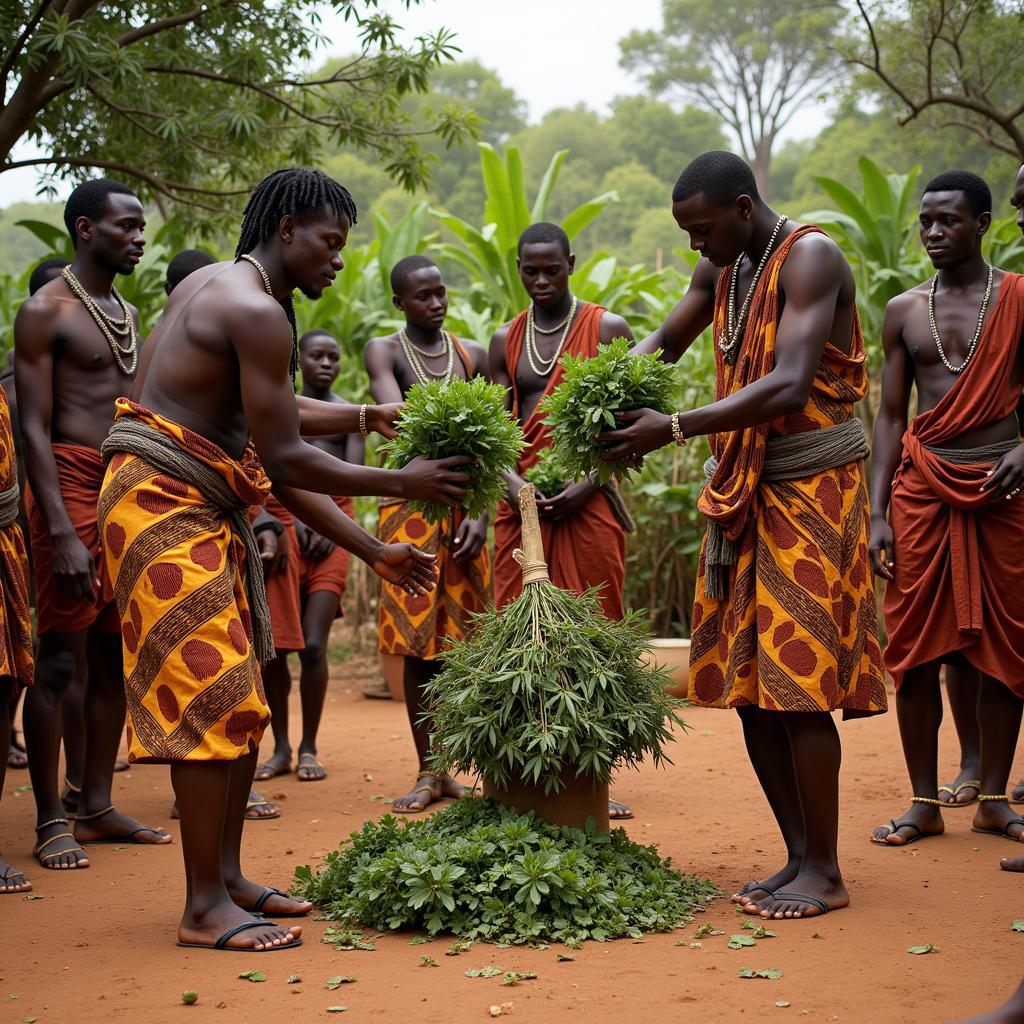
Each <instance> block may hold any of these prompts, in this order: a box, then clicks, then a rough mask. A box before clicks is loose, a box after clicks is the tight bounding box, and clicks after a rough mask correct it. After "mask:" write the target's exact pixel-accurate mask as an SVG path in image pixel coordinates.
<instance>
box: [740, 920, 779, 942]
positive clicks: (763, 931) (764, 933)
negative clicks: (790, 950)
mask: <svg viewBox="0 0 1024 1024" xmlns="http://www.w3.org/2000/svg"><path fill="white" fill-rule="evenodd" d="M742 927H744V928H746V930H747V931H748V932H753V933H754V938H755V939H774V938H775V932H770V931H769V930H768V929H767V928H765V926H764V925H763V924H758V923H757V922H756V921H744V922H743V925H742Z"/></svg>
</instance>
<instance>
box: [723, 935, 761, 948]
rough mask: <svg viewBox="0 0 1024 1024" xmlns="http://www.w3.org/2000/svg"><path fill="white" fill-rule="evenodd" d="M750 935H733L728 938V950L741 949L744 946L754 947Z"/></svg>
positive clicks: (753, 941)
mask: <svg viewBox="0 0 1024 1024" xmlns="http://www.w3.org/2000/svg"><path fill="white" fill-rule="evenodd" d="M756 945H757V942H756V940H755V939H754V937H753V936H752V935H733V936H731V937H730V938H729V949H742V948H743V947H744V946H756Z"/></svg>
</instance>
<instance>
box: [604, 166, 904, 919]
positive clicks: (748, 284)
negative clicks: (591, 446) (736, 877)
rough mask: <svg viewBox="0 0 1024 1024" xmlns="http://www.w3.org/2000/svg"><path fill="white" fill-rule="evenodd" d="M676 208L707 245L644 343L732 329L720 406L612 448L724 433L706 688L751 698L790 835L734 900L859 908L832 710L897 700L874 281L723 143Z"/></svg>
mask: <svg viewBox="0 0 1024 1024" xmlns="http://www.w3.org/2000/svg"><path fill="white" fill-rule="evenodd" d="M672 198H673V206H672V213H673V216H674V217H675V219H676V222H677V223H678V225H679V227H680V228H681V229H682V230H683V231H686V232H687V233H688V234H689V236H690V244H691V246H692V247H693V248H694V249H695V250H696V251H698V252H699V253H700V254H701V256H702V257H703V258H702V259H701V260H700V262H699V263H698V265H697V267H696V269H695V271H694V275H693V279H692V280H691V283H690V288H689V290H688V291H687V293H686V296H685V297H684V298H683V300H682V301H681V302H680V303H679V305H678V306H677V307H676V308H675V310H673V312H672V313H671V315H670V316H669V318H668V320H667V321H666V322H665V324H664V325H663V326H662V327H661V328H659V329H658V330H657V331H656V332H655V333H654V335H652V336H651V337H650V338H648V339H646V340H645V341H643V342H641V343H640V344H639V345H638V346H637V350H638V351H644V352H653V351H656V350H658V349H661V350H662V351H663V353H664V358H666V359H672V360H675V359H678V358H679V357H680V356H681V355H682V354H683V352H685V351H686V349H687V348H688V347H689V346H690V344H691V343H692V342H693V341H694V340H695V339H696V338H697V336H698V335H699V334H700V333H701V332H702V331H703V330H704V329H705V328H706V327H708V326H712V325H713V335H714V343H715V346H716V352H715V356H716V368H717V373H716V394H715V398H716V401H715V402H714V403H713V404H711V405H708V406H705V407H704V408H701V409H693V410H690V411H688V412H681V413H673V414H671V415H670V416H666V415H664V414H662V413H659V412H656V411H654V410H652V409H643V410H637V411H634V412H627V413H624V414H620V417H619V418H620V422H621V423H622V425H623V426H622V428H621V429H619V430H616V431H612V432H610V433H608V434H606V435H603V436H604V437H605V438H606V439H608V440H610V441H615V442H618V443H617V444H616V445H615V447H614V448H613V449H611V450H610V451H609V452H608V453H607V457H608V458H612V459H614V458H624V457H629V456H636V455H643V454H645V453H647V452H649V451H652V450H654V449H655V448H659V447H661V446H662V445H664V444H667V443H671V442H672V441H675V442H676V443H677V444H683V443H685V441H686V439H687V437H690V436H694V435H701V434H706V435H708V436H709V440H710V445H711V453H712V458H711V459H709V460H708V463H707V465H706V466H705V474H706V476H707V485H706V486H705V488H704V490H703V493H702V494H701V498H700V501H699V508H700V510H701V511H702V512H703V513H704V515H705V516H706V517H707V521H708V529H707V535H706V537H705V540H704V545H703V547H702V548H701V555H700V564H699V570H698V580H697V595H696V599H695V601H694V609H693V620H692V632H693V635H692V643H691V648H690V678H691V680H692V682H691V695H692V698H693V699H694V700H695V702H696V703H698V704H703V705H707V706H712V707H729V708H736V709H737V711H738V712H739V715H740V719H741V721H742V723H743V732H744V738H745V740H746V745H747V752H748V753H749V755H750V760H751V762H752V764H753V766H754V770H755V772H756V773H757V777H758V781H759V782H760V783H761V787H762V789H763V790H764V793H765V796H766V797H767V799H768V803H769V805H770V806H771V809H772V812H773V813H774V815H775V818H776V820H777V822H778V824H779V827H780V829H781V831H782V836H783V839H784V840H785V843H786V852H787V860H786V864H785V866H784V867H783V868H782V869H781V870H780V871H777V872H775V873H774V874H772V875H771V876H769V877H768V878H766V879H763V880H761V881H758V882H750V883H749V884H748V885H746V886H744V887H743V889H742V890H741V891H740V892H739V893H737V894H736V895H735V896H734V897H733V898H734V900H735V901H736V902H737V903H739V904H741V905H742V906H743V908H744V910H746V912H747V913H752V914H760V915H761V916H763V917H771V918H779V919H785V918H801V917H813V916H816V915H818V914H825V913H828V912H829V911H832V910H838V909H840V908H841V907H845V906H847V905H848V904H849V901H850V898H849V895H848V893H847V891H846V886H845V885H844V883H843V878H842V873H841V872H840V869H839V862H838V855H837V850H836V843H837V837H838V827H839V763H840V758H841V750H840V745H839V734H838V732H837V731H836V727H835V724H834V722H833V720H832V717H831V715H830V714H829V712H832V711H836V710H842V711H843V712H844V715H849V716H852V715H868V714H875V713H878V712H881V711H884V710H885V708H886V698H885V688H884V685H883V676H882V666H881V654H880V649H879V644H878V635H877V622H876V618H877V615H876V609H875V600H874V591H873V588H872V583H871V574H870V565H869V562H868V549H867V540H868V525H869V523H868V506H867V488H866V485H865V477H864V458H865V457H866V455H867V452H868V446H867V439H866V436H865V433H864V428H863V425H862V424H861V422H860V421H859V420H858V419H857V418H856V417H855V416H854V408H853V407H854V404H855V403H856V402H857V401H859V400H860V399H861V398H863V397H864V395H865V393H866V391H867V374H866V367H865V355H864V344H863V339H862V338H861V333H860V325H859V324H858V321H857V308H856V289H855V286H854V281H853V275H852V273H851V271H850V268H849V266H848V265H847V263H846V260H845V259H844V258H843V255H842V253H841V252H840V251H839V248H838V246H836V245H835V244H834V243H833V242H832V241H831V239H829V238H828V237H827V236H826V235H825V234H824V232H822V231H821V230H820V229H818V228H815V227H813V226H809V225H798V224H793V223H791V222H790V221H789V220H788V219H787V218H786V217H780V216H779V215H778V214H777V213H776V212H775V211H774V210H772V209H771V208H770V207H769V206H768V205H767V204H766V203H765V202H764V201H763V200H762V199H761V197H760V196H759V194H758V190H757V185H756V183H755V182H754V178H753V174H752V173H751V171H750V168H749V167H748V166H747V165H746V164H745V163H744V162H743V161H742V160H740V159H739V158H738V157H736V156H733V155H732V154H731V153H722V152H713V153H705V154H703V155H702V156H700V157H698V158H697V159H696V160H694V161H693V162H692V163H691V164H690V165H689V166H688V167H687V168H686V169H685V170H684V171H683V173H682V175H681V176H680V178H679V181H678V182H677V184H676V187H675V190H674V192H673V196H672Z"/></svg>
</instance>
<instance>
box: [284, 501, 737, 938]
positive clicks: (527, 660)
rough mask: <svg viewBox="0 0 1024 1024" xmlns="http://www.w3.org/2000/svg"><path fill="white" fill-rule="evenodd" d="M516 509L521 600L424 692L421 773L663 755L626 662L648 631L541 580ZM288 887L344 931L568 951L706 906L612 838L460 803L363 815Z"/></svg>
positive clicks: (533, 532)
mask: <svg viewBox="0 0 1024 1024" xmlns="http://www.w3.org/2000/svg"><path fill="white" fill-rule="evenodd" d="M520 509H521V512H522V518H523V523H524V527H523V534H524V538H523V550H522V551H517V552H516V558H517V561H519V563H520V565H521V566H522V567H523V582H524V586H523V593H522V594H521V595H520V596H519V597H518V598H516V600H514V601H512V602H511V603H510V604H509V605H507V606H506V607H505V608H504V609H503V610H502V611H500V612H498V611H496V610H494V609H491V610H490V611H487V612H484V613H483V614H481V615H478V616H476V618H475V621H474V628H473V630H472V631H471V632H470V633H469V635H468V636H467V637H466V639H464V640H462V641H460V642H459V643H456V644H454V645H452V647H451V648H449V650H448V651H447V652H445V654H444V655H442V658H443V660H444V668H443V670H442V671H441V672H440V673H439V674H438V675H437V676H435V677H434V679H433V680H432V681H431V682H430V684H428V687H427V693H426V702H427V706H428V707H429V716H430V718H431V721H432V723H433V726H434V728H435V732H434V734H433V736H432V739H431V761H432V768H433V770H434V771H448V770H463V771H474V770H479V771H481V772H482V773H484V774H485V775H487V776H488V777H489V778H490V779H492V780H496V781H498V782H502V781H504V782H513V781H516V780H518V781H521V782H529V783H533V784H535V785H536V786H537V787H539V788H540V789H542V790H544V791H549V792H556V793H557V792H558V791H559V789H560V787H562V786H563V785H564V784H565V780H566V779H567V778H571V777H572V776H573V775H579V776H584V777H587V778H591V779H596V780H607V779H608V778H609V776H610V775H611V773H612V771H613V770H614V769H615V768H616V767H619V766H622V765H636V764H637V763H638V762H639V761H640V760H641V759H642V758H644V757H650V758H651V759H652V760H653V761H654V762H655V763H658V762H660V761H668V757H667V756H666V754H665V745H666V744H667V743H668V742H669V740H670V739H671V732H670V726H671V725H676V726H679V727H680V728H681V729H685V725H684V723H683V721H682V719H680V718H679V716H678V713H677V712H678V709H679V708H680V707H681V705H682V702H681V701H677V700H675V699H673V698H670V697H668V696H666V694H665V691H664V686H665V684H666V682H667V679H666V677H665V675H664V674H663V673H662V672H660V671H659V670H657V669H652V668H647V667H645V666H644V665H643V664H642V663H641V661H640V656H641V654H642V653H643V652H644V651H645V649H646V645H647V629H646V626H645V625H644V624H643V622H642V620H641V618H640V617H639V616H638V615H637V614H635V613H631V614H630V615H628V616H627V617H626V618H625V619H624V620H622V622H610V621H608V620H607V619H606V618H605V617H604V616H603V614H602V612H601V608H600V603H599V602H598V599H597V597H596V595H595V592H594V591H590V592H588V593H586V594H583V595H582V596H578V595H576V594H573V593H569V592H566V591H563V590H560V589H559V588H557V587H555V586H554V584H552V583H551V581H550V580H549V579H548V578H547V567H546V565H545V563H544V557H543V548H542V547H541V542H540V531H539V525H538V523H537V508H536V499H535V497H534V493H533V487H532V486H530V485H525V486H524V487H523V488H522V489H521V491H520ZM294 890H295V891H296V892H298V893H301V894H302V896H303V898H305V899H309V900H311V901H313V902H314V903H316V904H318V905H319V906H320V907H322V908H323V910H324V913H325V916H326V917H327V918H329V919H331V920H335V921H340V922H344V923H345V925H346V926H349V928H350V927H351V926H353V925H361V926H363V927H368V928H377V929H383V928H389V929H399V928H419V929H425V930H426V931H427V932H428V933H430V934H431V935H434V934H437V933H439V932H449V933H452V934H454V935H456V936H458V937H459V938H461V939H463V940H472V941H486V942H498V943H511V944H521V945H536V944H539V943H544V942H564V943H566V944H568V945H570V946H577V945H579V944H580V943H582V942H583V941H585V940H586V939H595V940H597V941H604V940H606V939H614V938H619V937H622V936H631V937H633V938H639V937H640V936H641V935H642V934H644V933H645V932H658V931H671V930H672V929H674V928H678V927H681V926H682V925H684V924H686V923H687V922H688V921H690V920H691V919H692V917H693V914H694V913H695V912H698V911H700V910H702V909H703V907H704V905H705V904H706V903H707V902H708V901H709V900H711V899H713V898H714V897H715V896H716V895H718V893H717V890H716V889H715V887H714V886H713V885H712V884H711V883H710V882H708V881H705V880H703V879H699V878H695V877H693V876H691V875H685V874H682V873H680V872H679V871H677V870H676V869H675V868H674V867H673V866H672V862H671V860H668V859H663V858H662V857H661V856H660V855H659V854H658V851H657V849H656V848H655V847H652V846H641V845H639V844H637V843H634V842H633V841H632V840H630V838H629V836H628V835H627V834H626V832H625V831H624V830H623V829H613V830H612V831H611V832H610V833H609V832H601V831H599V830H598V829H597V828H595V827H594V825H593V822H592V821H590V822H588V824H587V827H586V828H585V829H580V828H568V827H561V826H559V825H556V824H552V823H551V822H549V821H545V820H544V819H542V818H540V817H538V816H537V815H536V814H534V813H533V812H530V813H527V814H520V813H518V812H517V811H516V810H514V809H512V808H509V807H506V806H505V805H503V804H501V803H498V802H496V801H493V800H481V799H473V798H469V797H467V798H464V799H462V800H459V801H457V802H455V803H453V804H451V805H449V806H448V807H446V808H445V809H444V810H442V811H439V812H437V813H435V814H433V815H431V816H430V817H428V818H424V819H421V820H419V821H409V820H399V819H397V818H395V817H394V816H393V815H386V816H385V817H384V818H383V819H381V821H379V822H368V823H367V824H365V825H364V826H363V828H362V830H361V831H360V832H355V833H353V834H352V835H351V836H350V838H349V840H348V841H347V842H346V843H343V844H342V846H341V848H340V849H339V850H337V851H336V852H334V853H331V854H329V855H328V857H327V859H326V862H325V863H324V866H323V867H322V868H321V869H320V871H319V872H318V873H316V874H314V873H313V871H312V870H311V869H310V868H308V867H302V868H299V869H297V871H296V884H295V886H294ZM338 934H343V935H344V936H345V937H349V936H350V935H351V931H350V930H346V931H344V932H339V933H338ZM324 941H331V940H330V936H328V938H326V939H325V940H324ZM457 945H458V946H460V947H461V948H465V944H464V943H460V944H457ZM452 949H453V950H455V949H456V947H454V946H453V947H452ZM460 951H461V949H460Z"/></svg>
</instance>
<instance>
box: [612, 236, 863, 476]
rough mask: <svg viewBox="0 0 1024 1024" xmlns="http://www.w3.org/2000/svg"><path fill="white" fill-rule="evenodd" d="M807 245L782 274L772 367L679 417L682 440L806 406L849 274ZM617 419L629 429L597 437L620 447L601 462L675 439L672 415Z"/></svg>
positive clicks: (826, 252)
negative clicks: (782, 297) (782, 305)
mask: <svg viewBox="0 0 1024 1024" xmlns="http://www.w3.org/2000/svg"><path fill="white" fill-rule="evenodd" d="M806 242H808V243H810V244H803V243H801V244H798V245H795V246H794V247H793V249H792V251H791V252H790V254H789V257H788V258H787V260H786V263H785V267H784V270H783V280H782V286H783V288H784V290H785V295H786V306H785V309H784V311H783V314H782V318H781V319H780V321H779V327H778V332H777V334H776V341H775V366H774V367H773V368H772V370H771V371H770V372H768V373H766V374H765V375H764V376H763V377H761V378H759V379H758V380H755V381H752V382H751V383H750V384H748V385H747V386H746V387H743V388H740V389H739V390H738V391H735V392H733V394H731V395H729V396H727V397H726V398H723V399H721V400H720V401H718V402H713V403H711V404H710V405H706V406H704V407H703V408H701V409H692V410H690V411H689V412H684V413H679V414H678V415H679V422H680V426H681V428H682V431H683V434H684V435H685V436H687V437H692V436H695V435H699V434H712V433H718V432H720V431H728V430H742V429H744V428H746V427H754V426H757V425H758V424H761V423H767V422H770V421H771V420H774V419H776V418H777V417H779V416H783V415H785V414H786V413H789V412H797V411H799V410H800V409H802V408H803V407H804V406H805V405H806V404H807V400H808V398H809V397H810V393H811V387H812V385H813V383H814V376H815V373H816V372H817V369H818V364H819V363H820V361H821V356H822V353H823V352H824V350H825V345H826V344H827V343H828V340H829V337H830V336H831V334H832V325H833V322H834V320H835V313H836V303H837V300H838V297H839V292H840V290H841V289H842V287H843V285H844V284H846V283H847V282H848V280H849V277H850V269H849V266H848V265H847V264H846V261H845V259H844V258H843V255H842V253H841V252H840V251H839V249H838V247H837V246H836V245H835V244H834V243H833V242H831V241H829V240H827V239H824V238H819V237H817V236H812V237H811V238H808V239H807V240H806ZM618 418H619V420H620V422H622V423H624V424H629V426H626V427H625V428H624V429H620V430H616V431H612V432H609V433H608V434H602V435H601V438H602V439H603V440H611V441H618V442H619V444H618V445H616V447H614V448H613V449H611V450H610V451H608V452H607V453H605V454H604V455H603V456H602V457H603V458H605V459H608V460H612V461H615V460H619V459H623V458H626V457H628V456H629V455H632V454H639V455H646V454H647V452H650V451H653V450H654V449H655V448H660V447H662V446H663V445H666V444H668V443H669V442H670V441H671V440H672V425H671V416H667V415H664V414H663V413H659V412H656V411H655V410H653V409H641V410H637V411H635V412H626V413H622V414H620V415H619V417H618Z"/></svg>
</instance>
